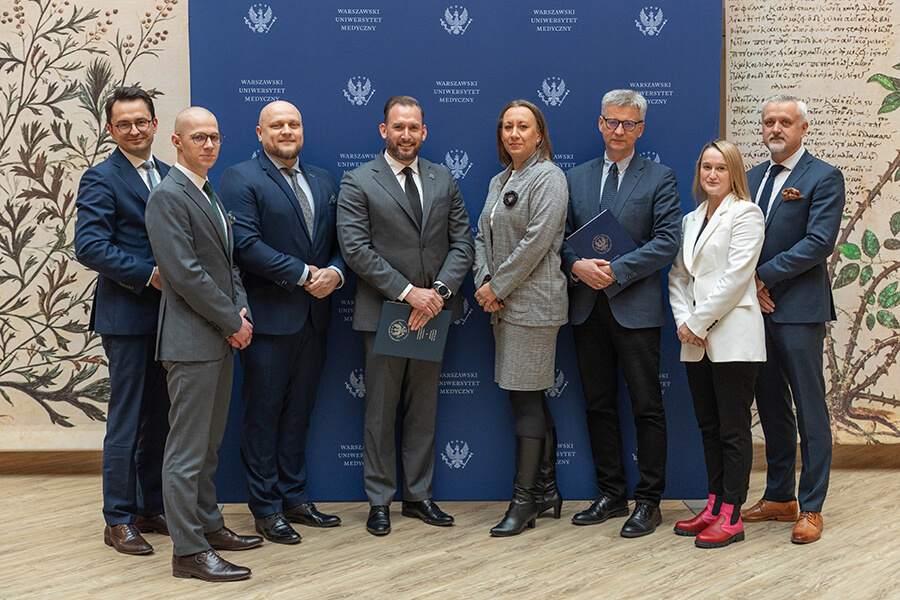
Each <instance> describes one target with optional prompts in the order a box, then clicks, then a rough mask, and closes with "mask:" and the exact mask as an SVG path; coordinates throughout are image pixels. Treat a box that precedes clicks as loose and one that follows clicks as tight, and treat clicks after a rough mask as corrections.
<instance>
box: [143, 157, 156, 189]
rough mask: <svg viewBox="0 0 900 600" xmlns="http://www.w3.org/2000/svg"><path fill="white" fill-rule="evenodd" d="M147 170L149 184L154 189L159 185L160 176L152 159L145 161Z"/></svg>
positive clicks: (144, 165) (144, 164)
mask: <svg viewBox="0 0 900 600" xmlns="http://www.w3.org/2000/svg"><path fill="white" fill-rule="evenodd" d="M141 166H142V167H144V168H145V169H146V170H147V181H148V186H149V187H150V189H151V190H152V189H153V188H155V187H156V186H158V185H159V176H158V175H157V174H156V165H154V164H153V161H152V160H148V161H146V162H144V163H143V164H142V165H141Z"/></svg>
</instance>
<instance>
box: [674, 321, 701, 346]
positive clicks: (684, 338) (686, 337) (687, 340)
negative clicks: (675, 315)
mask: <svg viewBox="0 0 900 600" xmlns="http://www.w3.org/2000/svg"><path fill="white" fill-rule="evenodd" d="M678 340H679V341H680V342H681V343H682V344H690V345H691V346H697V347H698V348H706V347H707V346H708V345H709V342H708V341H707V340H705V339H703V338H701V337H699V336H698V335H696V334H695V333H694V332H693V331H691V329H690V327H688V326H687V323H682V324H681V325H679V326H678Z"/></svg>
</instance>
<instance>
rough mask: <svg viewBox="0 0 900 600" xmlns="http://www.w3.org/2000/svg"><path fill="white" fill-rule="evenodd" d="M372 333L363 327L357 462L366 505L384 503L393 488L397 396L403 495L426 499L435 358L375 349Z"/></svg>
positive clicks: (437, 378) (438, 369) (431, 451)
mask: <svg viewBox="0 0 900 600" xmlns="http://www.w3.org/2000/svg"><path fill="white" fill-rule="evenodd" d="M374 345H375V332H374V331H365V332H363V347H364V349H365V355H366V374H365V379H366V408H365V426H364V432H363V465H364V469H363V470H364V478H365V486H366V495H367V496H368V497H369V504H371V505H372V506H382V505H383V506H389V505H390V504H391V501H392V500H393V499H394V495H395V494H396V492H397V458H396V422H397V409H398V406H399V405H400V402H401V400H402V402H403V406H402V411H403V412H402V415H403V416H402V419H403V424H402V428H401V435H402V440H401V450H400V457H401V460H402V463H403V499H404V500H408V501H413V502H415V501H418V500H425V499H428V498H431V497H432V496H433V495H434V494H433V492H432V487H431V480H432V476H433V475H434V423H435V416H436V414H437V396H438V383H439V381H440V376H441V363H440V362H433V361H428V360H416V359H411V358H402V357H398V356H387V355H384V354H375V353H374V352H373V347H374Z"/></svg>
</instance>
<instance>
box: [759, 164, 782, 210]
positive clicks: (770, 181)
mask: <svg viewBox="0 0 900 600" xmlns="http://www.w3.org/2000/svg"><path fill="white" fill-rule="evenodd" d="M782 171H784V165H772V167H771V168H770V169H769V177H768V178H767V179H766V184H765V185H764V186H763V191H762V194H760V196H759V207H760V208H761V209H762V214H763V219H765V218H766V217H767V216H768V214H767V213H768V212H769V200H770V199H771V198H772V188H773V187H774V186H775V177H776V176H777V175H778V174H779V173H781V172H782Z"/></svg>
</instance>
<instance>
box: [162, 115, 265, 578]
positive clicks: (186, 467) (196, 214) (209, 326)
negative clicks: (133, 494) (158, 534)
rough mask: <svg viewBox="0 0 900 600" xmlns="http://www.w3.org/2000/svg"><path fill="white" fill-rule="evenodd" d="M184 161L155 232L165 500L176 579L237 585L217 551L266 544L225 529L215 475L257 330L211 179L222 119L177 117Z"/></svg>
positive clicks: (236, 571) (244, 572) (168, 185)
mask: <svg viewBox="0 0 900 600" xmlns="http://www.w3.org/2000/svg"><path fill="white" fill-rule="evenodd" d="M172 143H173V144H174V145H175V148H176V150H177V161H176V163H175V165H174V166H173V167H172V168H171V169H169V173H168V175H166V178H165V179H163V181H162V182H161V183H160V184H159V185H158V186H156V187H155V188H153V192H151V193H150V199H149V200H148V201H147V209H146V213H145V214H146V223H147V233H148V235H149V237H150V245H151V247H152V248H153V255H154V256H155V257H156V262H157V265H158V266H159V274H160V281H161V283H162V300H161V302H160V307H159V328H158V335H157V345H156V354H157V359H159V360H161V361H162V363H163V366H164V367H165V368H166V371H168V375H167V378H166V381H167V383H168V387H169V397H170V399H171V404H172V406H171V409H170V411H169V425H170V430H169V436H168V438H167V439H166V449H165V454H164V458H163V503H164V505H165V510H166V518H167V521H168V525H169V533H170V535H171V536H172V545H173V556H172V574H173V575H174V576H175V577H185V578H188V577H196V578H198V579H203V580H206V581H235V580H238V579H246V578H247V577H249V576H250V569H247V568H245V567H239V566H237V565H234V564H232V563H230V562H228V561H227V560H225V559H224V558H222V557H220V556H219V555H218V554H217V553H216V550H246V549H249V548H253V547H255V546H259V545H260V544H261V543H262V538H260V537H257V536H239V535H236V534H235V533H234V532H233V531H231V530H230V529H228V528H227V527H225V521H224V519H223V518H222V513H221V512H220V511H219V507H218V505H217V503H216V488H215V486H214V485H213V481H212V479H213V475H214V474H215V472H216V465H217V464H218V456H217V452H218V450H219V444H221V442H222V435H223V434H224V432H225V421H226V419H227V416H228V403H229V400H230V398H231V378H232V374H233V371H234V349H243V348H246V347H247V345H248V344H249V343H250V340H251V337H252V333H253V326H252V325H251V322H250V319H251V316H250V311H249V310H248V305H247V294H246V293H245V292H244V286H243V284H242V283H241V278H240V275H239V273H238V269H237V267H236V266H235V265H234V263H233V261H232V258H231V254H232V249H233V246H234V235H233V233H232V231H231V224H230V223H229V219H228V218H226V216H225V209H224V207H223V206H222V204H221V203H220V202H219V199H218V197H217V196H216V194H215V192H213V190H212V187H211V186H210V184H209V180H208V179H207V177H206V174H207V171H208V170H209V169H210V168H211V167H212V166H213V165H214V164H215V162H216V159H217V158H218V156H219V145H220V144H221V143H222V135H221V134H220V133H219V126H218V123H217V122H216V118H215V116H213V114H212V113H211V112H209V111H208V110H206V109H204V108H199V107H193V108H189V109H186V110H184V111H182V112H181V113H179V115H178V116H177V117H176V119H175V133H174V135H172Z"/></svg>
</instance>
